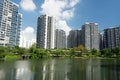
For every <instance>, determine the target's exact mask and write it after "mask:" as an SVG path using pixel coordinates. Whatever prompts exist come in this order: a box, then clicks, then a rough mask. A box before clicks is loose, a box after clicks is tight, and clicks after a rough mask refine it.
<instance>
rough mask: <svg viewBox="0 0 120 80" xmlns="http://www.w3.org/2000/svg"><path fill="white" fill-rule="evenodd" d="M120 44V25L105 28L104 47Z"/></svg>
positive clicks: (111, 47)
mask: <svg viewBox="0 0 120 80" xmlns="http://www.w3.org/2000/svg"><path fill="white" fill-rule="evenodd" d="M116 46H120V26H118V27H113V28H107V29H104V34H103V48H110V49H113V48H114V47H116Z"/></svg>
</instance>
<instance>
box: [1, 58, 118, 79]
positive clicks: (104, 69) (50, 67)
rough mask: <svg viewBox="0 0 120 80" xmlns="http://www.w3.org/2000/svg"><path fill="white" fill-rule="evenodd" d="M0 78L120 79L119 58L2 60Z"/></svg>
mask: <svg viewBox="0 0 120 80" xmlns="http://www.w3.org/2000/svg"><path fill="white" fill-rule="evenodd" d="M0 80H120V61H119V60H117V59H79V58H77V59H70V58H52V59H41V60H37V61H33V60H32V61H31V60H19V61H4V62H0Z"/></svg>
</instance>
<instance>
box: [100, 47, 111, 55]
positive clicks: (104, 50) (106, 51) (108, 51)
mask: <svg viewBox="0 0 120 80" xmlns="http://www.w3.org/2000/svg"><path fill="white" fill-rule="evenodd" d="M101 56H106V57H111V56H112V53H111V50H110V49H109V48H105V49H103V50H101Z"/></svg>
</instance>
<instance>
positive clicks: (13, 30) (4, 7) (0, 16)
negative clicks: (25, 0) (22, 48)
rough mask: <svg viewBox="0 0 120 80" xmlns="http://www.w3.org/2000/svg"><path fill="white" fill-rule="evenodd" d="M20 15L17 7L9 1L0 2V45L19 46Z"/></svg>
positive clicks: (0, 0)
mask: <svg viewBox="0 0 120 80" xmlns="http://www.w3.org/2000/svg"><path fill="white" fill-rule="evenodd" d="M21 22H22V14H20V13H18V5H17V4H15V3H13V2H12V1H10V0H0V45H1V46H7V45H8V46H19V41H20V29H21Z"/></svg>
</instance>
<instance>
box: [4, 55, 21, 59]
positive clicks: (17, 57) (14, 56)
mask: <svg viewBox="0 0 120 80" xmlns="http://www.w3.org/2000/svg"><path fill="white" fill-rule="evenodd" d="M20 59H21V56H20V55H14V54H8V55H6V57H5V60H20Z"/></svg>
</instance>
